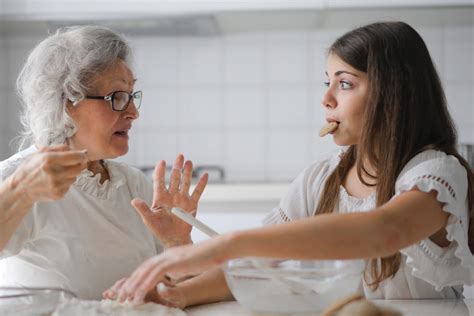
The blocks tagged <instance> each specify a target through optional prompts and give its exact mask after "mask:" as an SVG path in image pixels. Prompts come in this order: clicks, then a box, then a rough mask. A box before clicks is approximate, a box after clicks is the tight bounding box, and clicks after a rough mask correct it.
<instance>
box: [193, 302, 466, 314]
mask: <svg viewBox="0 0 474 316" xmlns="http://www.w3.org/2000/svg"><path fill="white" fill-rule="evenodd" d="M373 302H374V303H376V304H377V305H380V306H385V307H391V308H393V309H396V310H398V311H400V312H402V315H403V316H469V315H474V299H464V300H375V301H373ZM186 314H187V315H188V316H223V315H225V316H257V315H258V316H282V315H290V314H272V313H252V312H248V311H246V310H244V309H243V308H242V307H241V306H240V305H239V304H238V303H237V302H222V303H215V304H208V305H202V306H196V307H191V308H188V309H186ZM293 315H294V316H303V315H305V316H306V315H317V314H292V316H293Z"/></svg>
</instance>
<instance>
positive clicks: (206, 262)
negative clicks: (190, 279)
mask: <svg viewBox="0 0 474 316" xmlns="http://www.w3.org/2000/svg"><path fill="white" fill-rule="evenodd" d="M442 207H443V204H442V203H440V202H438V201H437V199H436V192H430V193H425V192H421V191H417V190H413V191H409V192H405V193H402V194H401V195H400V196H399V197H397V198H395V199H393V200H392V201H390V202H388V203H386V204H385V205H383V206H381V207H379V208H377V209H375V210H373V211H370V212H361V213H350V214H325V215H318V216H315V217H311V218H306V219H300V220H296V221H293V222H289V223H284V224H279V225H273V226H268V227H264V228H257V229H251V230H245V231H239V232H234V233H230V234H225V235H220V236H217V237H215V238H212V239H210V240H208V241H205V242H202V243H198V244H196V245H193V246H191V245H188V246H183V247H176V248H171V249H169V250H167V251H165V252H164V253H163V254H161V255H159V256H155V257H152V258H150V259H148V260H147V261H145V262H144V263H143V264H141V265H140V266H139V267H138V268H137V269H136V270H135V272H134V273H133V274H132V275H131V276H130V278H129V279H128V280H127V281H126V282H125V283H123V284H122V286H121V287H120V288H119V289H117V292H118V299H119V300H120V301H124V300H126V299H132V298H133V299H134V300H135V301H136V302H138V301H141V300H142V299H143V298H144V297H145V295H146V294H147V293H148V291H150V290H151V289H152V288H154V287H155V286H156V284H158V283H159V282H160V281H161V280H163V279H164V277H165V275H166V274H176V275H177V276H179V275H180V274H195V273H199V272H202V271H205V270H207V269H209V268H211V267H214V266H217V265H219V264H221V263H223V262H225V261H227V260H229V259H233V258H238V257H247V256H256V257H272V258H282V259H284V258H292V259H355V258H373V257H385V256H389V255H392V254H394V253H395V252H396V251H398V250H399V249H402V248H405V247H407V246H409V245H411V244H414V243H416V242H418V241H420V240H422V239H424V238H427V237H429V236H432V235H433V234H435V233H436V232H438V231H441V230H443V228H444V227H445V225H446V223H447V219H448V217H449V214H448V213H446V212H444V211H443V209H442Z"/></svg>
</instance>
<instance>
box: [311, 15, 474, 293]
mask: <svg viewBox="0 0 474 316" xmlns="http://www.w3.org/2000/svg"><path fill="white" fill-rule="evenodd" d="M329 54H335V55H337V56H338V57H339V58H341V59H342V60H343V61H344V62H346V63H347V64H349V65H351V66H352V67H354V68H355V69H357V70H359V71H363V72H366V73H367V77H368V80H369V92H368V98H367V100H368V101H367V104H366V108H365V115H364V120H365V124H364V130H363V131H362V134H361V139H360V141H359V143H358V144H357V145H352V146H350V147H349V149H348V150H347V151H345V153H344V154H343V155H342V156H341V161H340V163H339V165H338V166H337V167H336V169H335V170H334V171H333V172H332V174H331V175H330V176H329V177H328V179H327V181H326V183H325V185H324V188H323V191H322V195H321V200H320V202H319V204H318V206H317V208H316V214H322V213H331V212H332V211H333V210H334V208H335V207H336V205H337V201H338V199H339V187H340V186H341V185H342V183H343V181H344V179H345V177H346V176H347V174H348V172H349V170H350V169H351V168H352V167H353V166H354V165H355V166H356V168H357V175H358V176H359V178H360V179H361V181H362V182H363V183H364V184H365V185H370V184H369V183H367V182H366V181H364V177H362V175H364V176H365V178H368V179H371V180H374V182H375V183H376V184H375V186H376V194H377V195H376V196H377V198H376V205H377V206H380V205H382V204H384V203H386V202H388V201H389V200H390V198H391V197H393V195H394V194H395V182H396V180H397V177H398V175H399V174H400V172H401V170H402V168H403V167H404V166H405V165H406V163H407V162H408V161H409V160H410V159H411V158H413V157H414V156H415V155H416V154H418V153H420V152H421V151H423V150H426V149H436V150H440V151H443V152H445V153H447V154H449V155H453V156H455V157H456V158H457V159H458V160H459V162H460V163H461V164H462V165H463V166H464V167H465V168H466V170H467V174H468V184H469V190H468V200H469V206H470V222H469V236H468V239H469V248H470V250H471V252H472V253H474V201H473V197H474V196H473V194H474V192H473V187H472V185H473V183H474V176H473V173H472V171H471V169H470V168H469V164H468V163H467V162H466V160H465V159H463V158H462V157H461V156H460V155H459V153H458V152H457V149H456V144H457V133H456V128H455V126H454V123H453V120H452V118H451V116H450V114H449V112H448V108H447V105H446V97H445V94H444V91H443V88H442V86H441V81H440V79H439V76H438V74H437V72H436V68H435V66H434V64H433V62H432V60H431V57H430V54H429V52H428V49H427V48H426V45H425V43H424V41H423V39H422V38H421V37H420V35H419V34H418V33H417V32H416V31H415V30H414V29H413V28H412V27H410V26H409V25H408V24H406V23H403V22H383V23H374V24H369V25H367V26H364V27H360V28H357V29H355V30H352V31H350V32H348V33H346V34H344V35H343V36H341V37H340V38H338V39H337V40H336V41H335V42H334V43H333V44H332V46H331V47H330V49H329ZM363 161H366V162H369V163H370V164H371V166H373V167H374V170H375V173H376V174H370V173H369V172H368V171H367V170H366V169H365V168H364V165H363ZM370 182H372V181H370ZM400 261H401V255H400V253H397V254H395V255H392V256H390V257H386V258H373V259H371V260H370V262H369V265H368V266H367V269H366V273H365V280H366V282H367V283H368V284H369V285H370V286H371V287H372V288H373V289H377V288H378V286H379V284H380V283H381V282H382V281H383V280H385V279H387V278H390V277H393V276H394V275H395V274H396V272H397V271H398V269H399V267H400ZM368 272H370V276H371V279H372V280H371V281H370V282H369V281H368V278H367V274H368Z"/></svg>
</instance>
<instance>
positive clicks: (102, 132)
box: [68, 59, 138, 161]
mask: <svg viewBox="0 0 474 316" xmlns="http://www.w3.org/2000/svg"><path fill="white" fill-rule="evenodd" d="M134 84H135V79H134V77H133V73H132V71H131V70H130V69H129V68H128V66H127V65H126V64H125V62H124V61H123V60H121V59H117V61H116V62H115V63H114V64H112V65H111V66H110V67H109V68H107V69H106V70H105V71H103V72H101V73H99V74H97V76H96V79H95V81H94V84H93V87H94V89H95V91H93V93H90V94H89V95H95V96H106V95H109V94H111V93H112V92H114V91H126V92H130V93H131V92H133V88H134ZM68 111H69V115H70V116H71V118H72V119H73V120H74V122H75V124H76V127H77V132H76V134H74V135H73V136H72V137H71V138H70V139H69V144H70V146H71V148H77V149H87V151H88V159H89V160H90V161H96V160H100V159H110V158H115V157H119V156H122V155H125V154H126V153H127V152H128V132H129V130H130V129H131V127H132V122H133V121H134V120H136V119H137V118H138V111H137V108H136V107H135V104H134V103H133V98H132V100H131V101H130V104H129V105H128V107H127V109H126V110H125V111H122V112H116V111H113V110H112V107H111V104H110V101H106V100H96V99H84V100H82V101H81V102H79V103H78V104H77V105H74V106H73V105H72V104H70V105H68Z"/></svg>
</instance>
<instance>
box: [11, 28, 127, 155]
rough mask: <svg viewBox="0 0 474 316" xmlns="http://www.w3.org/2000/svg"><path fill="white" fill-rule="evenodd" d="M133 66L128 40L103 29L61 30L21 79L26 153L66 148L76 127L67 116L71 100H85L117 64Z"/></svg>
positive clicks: (30, 61) (22, 138)
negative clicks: (33, 149) (32, 149)
mask: <svg viewBox="0 0 474 316" xmlns="http://www.w3.org/2000/svg"><path fill="white" fill-rule="evenodd" d="M117 58H119V59H122V60H123V61H125V62H126V63H127V64H129V63H130V59H131V49H130V46H129V44H128V43H127V42H126V40H125V39H124V38H123V37H122V36H120V35H118V34H117V33H115V32H113V31H112V30H110V29H108V28H106V27H102V26H91V25H89V26H72V27H66V28H62V29H59V30H58V31H56V33H55V34H53V35H50V36H49V37H47V38H46V39H45V40H43V41H42V42H41V43H39V44H38V45H37V46H36V47H35V48H34V49H33V51H32V52H31V53H30V55H29V56H28V59H27V61H26V63H25V65H24V66H23V69H22V70H21V72H20V75H19V76H18V80H17V90H18V94H19V96H20V97H21V100H22V105H23V111H22V115H21V123H22V126H23V131H22V134H21V135H20V139H19V140H20V148H24V147H25V146H28V145H31V144H36V145H39V146H48V145H52V144H63V143H64V142H65V141H66V139H67V138H69V137H71V136H72V135H74V133H75V132H76V126H75V124H74V122H73V120H72V119H71V117H70V116H69V115H68V113H67V111H66V104H67V102H68V100H70V101H72V102H73V104H76V103H77V102H79V101H81V100H83V99H84V98H85V96H86V95H87V93H88V92H89V93H90V92H91V91H90V90H91V89H93V87H92V84H93V81H94V79H95V78H96V75H97V74H98V73H100V72H101V71H103V70H105V69H106V68H107V67H108V66H110V65H111V64H112V63H113V62H114V61H116V59H117Z"/></svg>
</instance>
